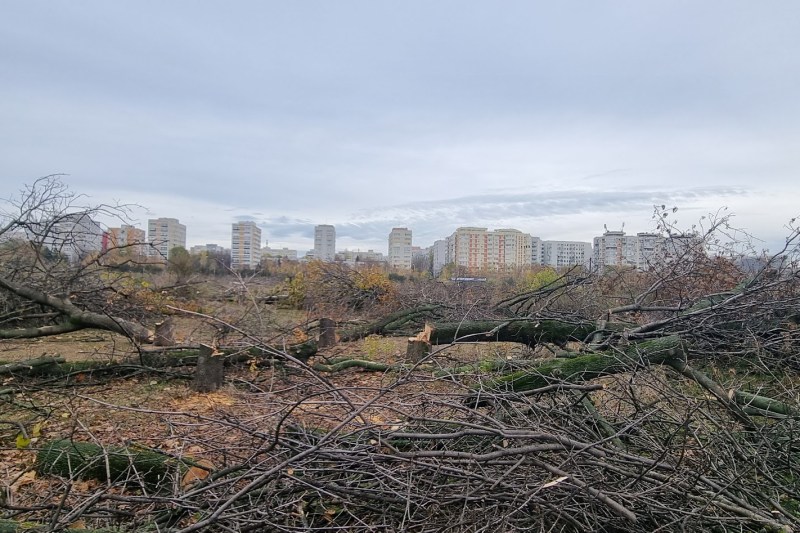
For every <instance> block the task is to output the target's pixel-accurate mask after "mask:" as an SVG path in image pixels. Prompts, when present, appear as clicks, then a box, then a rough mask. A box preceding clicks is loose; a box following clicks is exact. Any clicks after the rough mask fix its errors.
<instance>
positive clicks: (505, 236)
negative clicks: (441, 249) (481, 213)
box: [447, 227, 533, 272]
mask: <svg viewBox="0 0 800 533" xmlns="http://www.w3.org/2000/svg"><path fill="white" fill-rule="evenodd" d="M532 241H533V237H531V236H530V235H529V234H527V233H523V232H521V231H519V230H515V229H498V230H494V231H488V230H487V229H486V228H476V227H463V228H458V229H457V230H456V231H455V232H454V233H453V234H452V235H450V236H449V237H448V238H447V262H448V263H453V264H455V265H456V266H458V267H462V268H466V269H467V270H468V271H471V272H479V271H484V270H509V269H513V268H519V267H524V266H527V265H530V264H531V259H532V256H531V255H532V252H531V246H532Z"/></svg>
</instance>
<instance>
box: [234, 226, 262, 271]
mask: <svg viewBox="0 0 800 533" xmlns="http://www.w3.org/2000/svg"><path fill="white" fill-rule="evenodd" d="M259 264H261V228H259V227H258V226H257V225H256V223H255V222H251V221H245V222H234V223H233V224H231V268H233V269H234V270H237V269H238V270H241V269H244V268H248V269H256V268H258V265H259Z"/></svg>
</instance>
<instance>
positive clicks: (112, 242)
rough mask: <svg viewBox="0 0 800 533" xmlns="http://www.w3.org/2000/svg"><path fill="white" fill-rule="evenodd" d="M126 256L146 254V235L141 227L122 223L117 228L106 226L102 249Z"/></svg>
mask: <svg viewBox="0 0 800 533" xmlns="http://www.w3.org/2000/svg"><path fill="white" fill-rule="evenodd" d="M111 249H115V250H114V252H115V253H118V254H120V255H124V256H127V257H140V256H143V255H147V237H146V235H145V231H144V230H143V229H140V228H137V227H134V226H129V225H125V224H123V225H122V226H121V227H119V228H108V229H107V230H106V231H105V233H103V242H102V250H103V252H107V251H109V250H111Z"/></svg>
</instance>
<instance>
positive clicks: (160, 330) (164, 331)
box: [153, 317, 175, 346]
mask: <svg viewBox="0 0 800 533" xmlns="http://www.w3.org/2000/svg"><path fill="white" fill-rule="evenodd" d="M153 344H155V345H156V346H175V323H174V322H173V320H172V317H169V318H167V319H166V320H164V321H163V322H159V323H157V324H156V332H155V336H154V338H153Z"/></svg>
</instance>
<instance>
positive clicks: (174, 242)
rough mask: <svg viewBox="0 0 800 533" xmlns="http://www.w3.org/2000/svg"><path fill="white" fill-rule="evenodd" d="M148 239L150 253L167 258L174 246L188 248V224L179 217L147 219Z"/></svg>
mask: <svg viewBox="0 0 800 533" xmlns="http://www.w3.org/2000/svg"><path fill="white" fill-rule="evenodd" d="M147 241H148V243H149V244H150V255H153V256H156V257H160V258H162V259H163V260H166V259H168V258H169V251H170V250H172V249H173V248H175V247H178V246H180V247H181V248H186V226H184V225H183V224H181V223H180V222H179V221H178V219H177V218H152V219H150V220H148V221H147Z"/></svg>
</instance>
